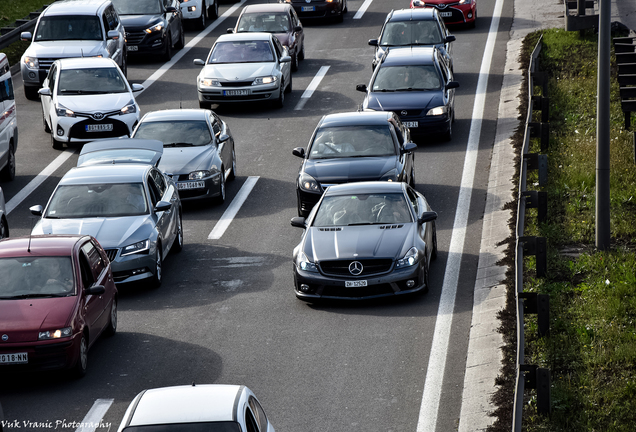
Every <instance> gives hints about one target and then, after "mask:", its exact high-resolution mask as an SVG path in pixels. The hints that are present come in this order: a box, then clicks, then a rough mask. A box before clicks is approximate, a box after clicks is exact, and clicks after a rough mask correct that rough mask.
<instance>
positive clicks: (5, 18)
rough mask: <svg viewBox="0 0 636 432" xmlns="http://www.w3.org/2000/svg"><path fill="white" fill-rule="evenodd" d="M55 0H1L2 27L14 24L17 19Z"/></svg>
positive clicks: (0, 24)
mask: <svg viewBox="0 0 636 432" xmlns="http://www.w3.org/2000/svg"><path fill="white" fill-rule="evenodd" d="M53 1H55V0H0V27H7V26H10V25H13V23H14V22H15V20H17V19H22V18H25V17H28V16H29V14H30V13H31V12H35V11H37V10H39V9H40V8H41V7H42V6H44V5H46V4H51V3H53Z"/></svg>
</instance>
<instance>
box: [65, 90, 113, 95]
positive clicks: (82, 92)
mask: <svg viewBox="0 0 636 432" xmlns="http://www.w3.org/2000/svg"><path fill="white" fill-rule="evenodd" d="M60 93H61V94H87V95H89V94H108V93H115V92H114V91H113V92H109V91H104V90H64V89H62V90H60Z"/></svg>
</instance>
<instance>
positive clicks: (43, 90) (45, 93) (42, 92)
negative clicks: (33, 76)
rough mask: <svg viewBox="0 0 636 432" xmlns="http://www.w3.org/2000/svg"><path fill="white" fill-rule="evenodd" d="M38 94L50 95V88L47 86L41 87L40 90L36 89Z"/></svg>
mask: <svg viewBox="0 0 636 432" xmlns="http://www.w3.org/2000/svg"><path fill="white" fill-rule="evenodd" d="M38 94H39V95H40V96H51V89H50V88H48V87H42V88H41V89H40V90H38Z"/></svg>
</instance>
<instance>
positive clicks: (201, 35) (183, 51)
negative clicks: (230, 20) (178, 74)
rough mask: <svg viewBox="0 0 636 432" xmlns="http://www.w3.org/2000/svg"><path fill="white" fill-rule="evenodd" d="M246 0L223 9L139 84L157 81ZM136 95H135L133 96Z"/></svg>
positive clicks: (148, 84) (147, 85)
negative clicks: (212, 20)
mask: <svg viewBox="0 0 636 432" xmlns="http://www.w3.org/2000/svg"><path fill="white" fill-rule="evenodd" d="M245 1H246V0H241V1H240V2H238V3H236V4H235V5H234V6H232V7H231V8H229V9H228V10H226V11H225V13H224V14H223V15H221V16H220V17H218V18H217V19H216V20H214V22H213V23H212V24H210V25H209V26H207V27H206V28H205V30H203V31H202V32H201V33H199V34H198V35H196V36H195V37H193V38H192V40H191V41H190V42H188V43H187V44H186V46H184V47H183V48H182V49H181V50H179V52H178V53H176V54H175V55H174V57H172V59H171V60H170V61H169V62H167V63H166V64H164V65H162V66H161V67H160V68H159V69H157V70H156V71H155V73H153V74H152V75H150V77H148V79H147V80H146V81H144V82H143V83H142V84H141V85H143V86H144V90H146V89H147V88H148V87H150V86H151V85H152V84H153V83H154V82H155V81H157V80H158V79H159V78H161V76H162V75H163V74H165V73H166V72H167V71H168V70H169V69H170V68H171V67H172V66H174V65H175V64H176V63H177V62H178V61H179V60H181V57H183V56H184V55H186V53H187V52H188V51H190V50H191V49H192V48H194V46H195V45H196V44H198V43H199V42H201V40H203V38H204V37H206V36H207V35H208V34H210V33H211V32H212V30H214V29H215V28H217V27H218V25H219V24H220V23H221V22H222V21H223V20H224V19H225V18H227V17H229V16H230V15H232V14H233V13H234V11H235V10H237V9H238V8H239V7H241V6H242V5H243V3H245ZM144 90H142V91H140V92H137V94H141V93H142V92H143V91H144ZM135 97H136V96H135Z"/></svg>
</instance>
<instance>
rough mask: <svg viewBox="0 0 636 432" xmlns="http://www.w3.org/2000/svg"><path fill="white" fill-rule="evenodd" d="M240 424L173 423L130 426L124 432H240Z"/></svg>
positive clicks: (226, 422)
mask: <svg viewBox="0 0 636 432" xmlns="http://www.w3.org/2000/svg"><path fill="white" fill-rule="evenodd" d="M240 431H241V428H240V427H239V424H238V423H236V422H231V421H224V422H200V423H173V424H158V425H147V426H128V427H127V428H124V430H123V431H122V432H240Z"/></svg>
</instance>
